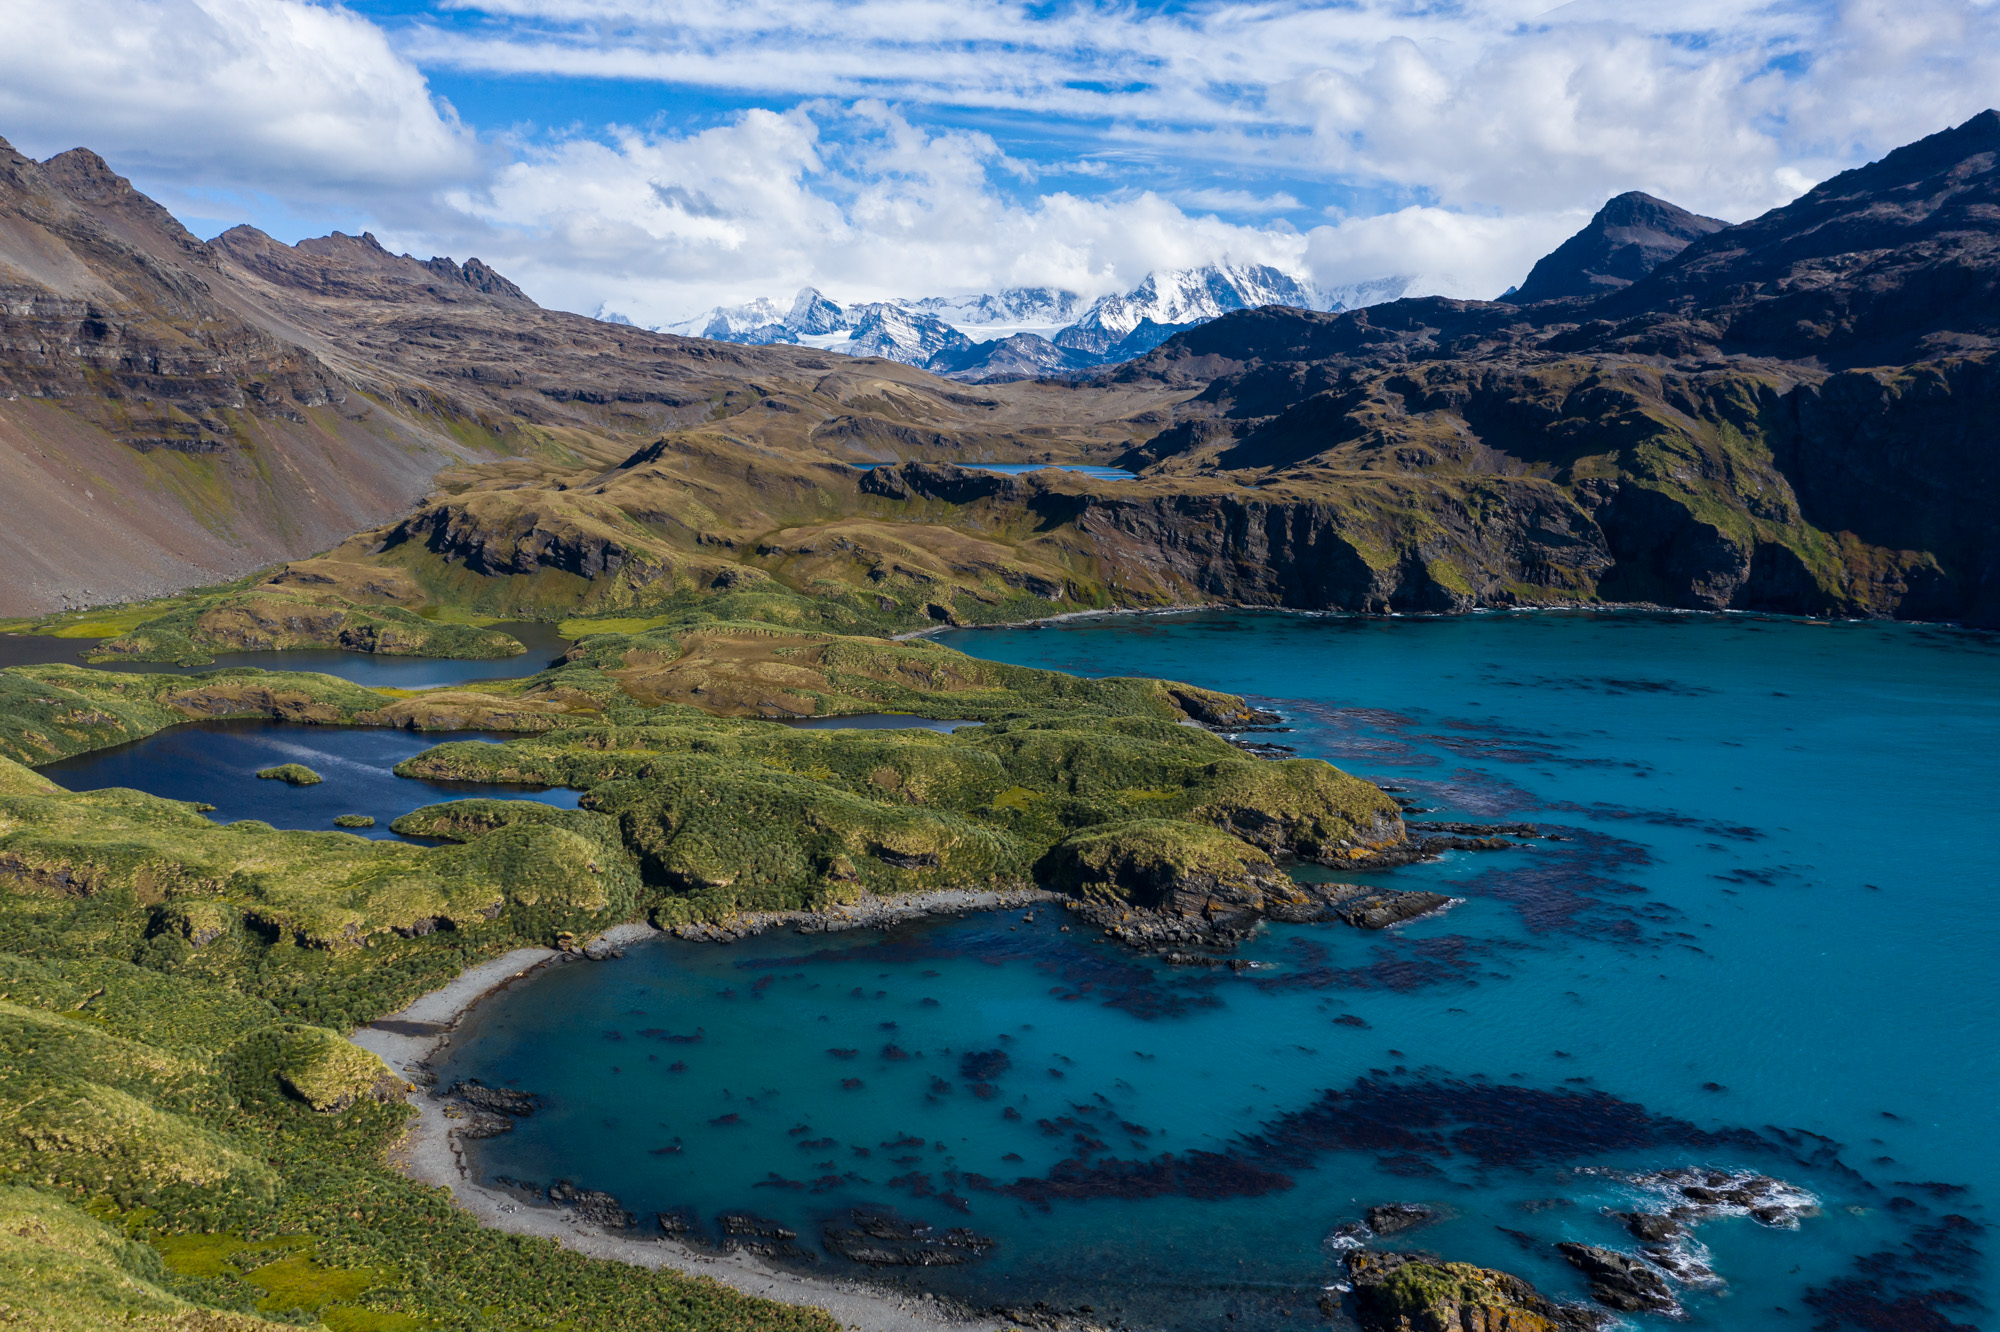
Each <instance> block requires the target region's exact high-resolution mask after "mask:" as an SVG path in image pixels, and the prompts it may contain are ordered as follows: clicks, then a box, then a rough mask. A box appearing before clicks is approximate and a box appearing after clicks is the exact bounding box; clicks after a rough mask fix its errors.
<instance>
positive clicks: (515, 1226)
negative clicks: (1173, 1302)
mask: <svg viewBox="0 0 2000 1332" xmlns="http://www.w3.org/2000/svg"><path fill="white" fill-rule="evenodd" d="M933 896H940V897H943V896H950V895H945V894H935V895H933ZM964 896H974V895H971V894H968V895H964ZM936 909H937V910H939V911H947V910H954V909H972V908H969V907H965V906H963V905H960V904H953V905H945V904H943V903H940V904H938V906H937V907H936ZM898 918H899V919H901V918H907V917H898ZM657 937H659V931H657V930H655V929H654V928H653V927H652V926H650V925H646V924H631V925H620V926H617V927H614V928H613V929H609V930H606V931H605V932H604V933H603V934H601V935H598V936H596V937H595V938H593V939H591V940H589V941H588V942H587V943H583V944H581V945H578V946H576V947H574V948H572V949H555V948H517V949H515V950H514V951H512V952H510V953H506V954H503V955H502V956H500V957H497V958H494V959H492V960H491V961H488V962H483V963H481V964H479V965H477V966H474V967H470V968H468V969H467V970H466V971H464V972H462V973H461V974H460V975H459V976H458V978H457V979H456V980H454V981H452V982H451V983H450V984H449V985H446V986H444V987H443V988H441V989H437V990H433V991H432V992H431V993H429V994H427V995H424V996H423V997H422V998H420V999H418V1000H417V1001H416V1002H414V1003H412V1004H410V1005H409V1006H408V1007H406V1008H404V1009H403V1010H401V1011H400V1012H397V1013H392V1014H390V1015H388V1016H387V1017H383V1018H378V1019H377V1020H376V1021H374V1022H372V1023H370V1024H368V1025H367V1026H365V1027H362V1028H361V1029H359V1030H358V1031H356V1032H354V1033H353V1036H352V1037H351V1039H352V1040H353V1042H354V1043H355V1044H356V1045H358V1046H360V1047H362V1048H363V1049H365V1050H368V1051H370V1052H372V1053H373V1054H375V1055H377V1056H379V1057H380V1058H381V1059H382V1061H383V1062H384V1063H386V1064H388V1066H389V1068H390V1069H391V1070H392V1071H393V1072H394V1073H396V1074H397V1076H399V1077H400V1078H402V1079H403V1081H404V1082H405V1084H407V1085H409V1086H411V1087H413V1088H414V1087H416V1086H418V1085H420V1084H421V1083H423V1082H424V1081H425V1080H426V1079H427V1078H428V1076H429V1068H428V1063H429V1060H430V1059H431V1057H432V1056H433V1055H434V1054H435V1053H436V1052H437V1051H438V1050H439V1049H440V1048H442V1047H443V1046H444V1045H445V1043H446V1042H447V1041H449V1039H450V1037H451V1034H452V1032H453V1031H454V1030H455V1029H456V1028H457V1026H458V1024H459V1023H460V1022H461V1021H462V1020H463V1019H464V1017H465V1015H466V1014H468V1013H469V1012H471V1011H472V1009H473V1007H474V1006H475V1005H477V1004H478V1003H479V1001H480V1000H482V999H484V998H486V997H487V996H489V995H492V994H495V993H497V992H499V991H501V990H504V989H506V988H507V987H508V986H510V985H512V984H514V983H515V982H517V981H520V980H523V979H525V978H527V977H529V976H531V975H533V974H534V973H535V972H537V971H540V970H541V969H542V968H543V967H546V966H549V965H552V964H557V963H560V962H561V961H563V960H566V959H579V958H584V957H591V958H600V959H608V958H612V957H616V956H618V955H619V954H620V953H621V952H622V951H623V949H624V948H625V947H626V946H627V945H629V944H633V943H637V942H640V941H642V940H645V939H651V938H657ZM410 1104H411V1105H412V1107H413V1108H414V1109H415V1110H416V1111H417V1118H416V1119H415V1121H413V1122H412V1123H411V1125H410V1127H409V1129H408V1131H407V1132H406V1133H405V1134H404V1137H403V1140H402V1142H401V1143H400V1144H399V1145H398V1146H397V1148H396V1150H395V1152H394V1154H393V1155H392V1157H391V1164H393V1165H394V1166H395V1167H396V1168H397V1169H399V1170H400V1171H402V1173H403V1174H404V1175H405V1176H407V1177H408V1178H410V1179H412V1180H415V1181H417V1182H418V1183H421V1184H429V1185H432V1186H435V1187H438V1188H443V1189H446V1190H448V1191H449V1192H450V1193H451V1195H452V1198H453V1200H454V1201H455V1202H456V1203H457V1205H458V1206H459V1207H461V1208H463V1209H464V1210H465V1211H467V1212H470V1213H471V1214H472V1215H473V1216H474V1217H476V1218H477V1219H478V1220H479V1221H480V1223H481V1224H482V1225H486V1226H490V1227H492V1228H494V1229H497V1230H503V1231H506V1232H508V1233H510V1234H516V1235H535V1236H540V1237H542V1238H545V1239H551V1240H553V1241H555V1242H556V1243H557V1244H559V1245H561V1246H562V1247H564V1248H566V1249H571V1250H574V1251H575V1252H577V1253H582V1254H586V1255H588V1256H590V1257H593V1258H604V1259H609V1260H612V1261H616V1262H624V1263H631V1264H633V1265H635V1266H639V1267H646V1268H653V1269H658V1268H663V1267H664V1268H672V1269H673V1270H675V1271H677V1272H682V1273H686V1274H688V1275H690V1276H704V1277H709V1278H711V1279H713V1280H716V1281H719V1282H722V1283H723V1284H725V1285H727V1286H730V1287H732V1288H734V1289H736V1290H738V1291H741V1292H743V1293H744V1294H746V1295H756V1296H759V1297H761V1298H764V1299H770V1300H777V1301H779V1302H781V1303H784V1304H798V1305H814V1306H817V1307H819V1308H822V1309H825V1310H826V1311H827V1312H829V1313H830V1314H832V1315H833V1316H834V1317H835V1318H836V1319H838V1320H839V1321H840V1323H841V1325H842V1326H843V1327H846V1328H849V1329H851V1330H852V1332H937V1329H940V1328H950V1329H965V1330H966V1332H973V1330H975V1329H976V1330H979V1332H986V1330H989V1329H990V1330H991V1332H1001V1329H1007V1328H1010V1327H1017V1326H1020V1325H1021V1323H1020V1322H1019V1321H1018V1320H1017V1319H1012V1318H1002V1317H1000V1316H997V1315H994V1314H991V1313H986V1314H981V1313H978V1312H976V1311H974V1310H972V1309H969V1308H966V1307H963V1306H961V1305H957V1304H955V1303H953V1302H951V1301H949V1300H941V1299H938V1298H937V1297H935V1296H931V1295H919V1294H916V1293H904V1292H898V1291H893V1290H886V1289H883V1288H881V1287H879V1286H874V1285H870V1284H868V1283H866V1282H863V1281H858V1280H843V1279H840V1278H829V1277H820V1276H803V1275H800V1274H798V1273H794V1272H788V1271H784V1270H782V1269H780V1268H776V1267H773V1266H771V1265H769V1264H767V1263H765V1262H763V1261H761V1260H760V1259H759V1257H758V1255H756V1254H755V1253H752V1252H749V1251H746V1250H745V1249H743V1248H740V1247H739V1248H736V1249H733V1250H731V1251H725V1252H710V1251H704V1250H700V1249H696V1248H694V1247H692V1246H690V1245H688V1244H686V1243H683V1242H681V1241H679V1240H677V1239H675V1238H673V1237H672V1236H671V1235H668V1234H664V1233H663V1234H662V1235H660V1236H659V1237H658V1238H651V1237H647V1238H641V1237H640V1236H639V1235H637V1234H635V1233H632V1232H631V1231H629V1230H627V1229H625V1228H624V1227H622V1226H617V1225H607V1224H605V1223H606V1222H607V1221H615V1220H617V1219H619V1218H616V1217H613V1216H611V1215H610V1214H609V1212H608V1211H607V1209H606V1208H605V1207H603V1206H602V1205H600V1204H599V1203H598V1198H599V1195H594V1194H590V1193H589V1192H588V1191H586V1190H573V1189H568V1188H566V1187H562V1188H558V1189H557V1190H555V1192H556V1193H557V1195H558V1197H557V1200H556V1201H555V1204H554V1205H552V1206H535V1205H530V1204H528V1203H527V1202H525V1201H524V1199H523V1197H522V1196H521V1195H520V1194H519V1193H512V1194H510V1193H508V1192H506V1191H503V1190H501V1189H495V1188H488V1187H487V1186H485V1185H483V1184H481V1183H479V1182H478V1181H476V1180H475V1179H473V1177H472V1174H471V1171H470V1169H469V1167H468V1165H467V1163H466V1160H465V1155H464V1150H463V1148H462V1147H461V1145H460V1141H459V1139H460V1137H461V1132H462V1130H463V1129H464V1128H465V1127H467V1126H468V1125H470V1124H473V1123H476V1122H477V1121H476V1120H467V1119H453V1118H450V1117H448V1116H447V1113H446V1111H447V1106H448V1104H451V1103H450V1102H447V1101H446V1100H444V1099H440V1098H435V1097H432V1096H430V1095H425V1094H421V1093H419V1094H416V1095H414V1096H412V1097H411V1100H410ZM572 1194H573V1195H574V1196H571V1195H572ZM864 1227H865V1229H866V1230H877V1229H882V1227H881V1226H880V1225H879V1224H877V1225H866V1224H865V1223H862V1224H861V1225H858V1226H857V1229H863V1228H864ZM864 1237H865V1236H860V1237H857V1238H864ZM910 1239H911V1236H909V1235H905V1236H903V1243H904V1245H905V1246H907V1244H908V1243H909V1241H910ZM877 1242H878V1243H879V1242H880V1241H879V1240H878V1241H877ZM958 1242H961V1243H962V1241H958ZM1031 1325H1032V1324H1031Z"/></svg>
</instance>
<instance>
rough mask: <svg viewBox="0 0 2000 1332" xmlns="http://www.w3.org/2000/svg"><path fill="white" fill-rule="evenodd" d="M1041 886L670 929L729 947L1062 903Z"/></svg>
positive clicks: (951, 892) (953, 892)
mask: <svg viewBox="0 0 2000 1332" xmlns="http://www.w3.org/2000/svg"><path fill="white" fill-rule="evenodd" d="M1065 900H1067V899H1065V898H1064V897H1063V895H1062V894H1061V893H1054V892H1050V891H1048V890H1047V889H1045V888H993V889H973V888H946V889H940V890H938V891H935V892H928V893H911V894H909V895H908V896H905V897H896V898H887V897H872V896H871V897H863V898H861V899H860V900H859V901H855V902H849V903H844V904H842V905H839V906H831V907H823V908H820V909H819V910H816V911H803V910H801V911H745V912H742V913H741V914H739V915H735V916H731V917H729V918H728V919H727V920H723V921H693V922H689V923H686V924H680V925H674V926H670V927H669V928H668V931H667V932H668V933H670V934H672V935H673V936H674V937H675V938H677V939H693V940H697V941H700V942H704V943H733V942H735V941H736V940H738V939H747V938H749V937H750V936H751V935H753V934H762V933H763V932H764V931H766V930H771V929H778V928H780V927H782V926H786V925H789V926H791V927H793V928H794V929H795V930H797V931H798V932H799V933H800V934H832V933H835V932H836V931H840V930H861V929H871V928H872V929H883V928H886V927H888V926H890V925H897V924H901V923H902V922H903V921H906V920H916V919H919V918H920V917H923V916H944V915H961V914H963V913H965V912H968V911H1004V910H1007V909H1008V908H1011V907H1022V906H1032V905H1036V904H1039V903H1042V902H1061V901H1065Z"/></svg>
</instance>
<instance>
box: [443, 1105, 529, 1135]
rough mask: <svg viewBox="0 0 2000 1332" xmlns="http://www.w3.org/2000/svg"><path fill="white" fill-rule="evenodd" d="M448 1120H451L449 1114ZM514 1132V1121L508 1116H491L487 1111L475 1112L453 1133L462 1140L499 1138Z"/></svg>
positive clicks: (467, 1116)
mask: <svg viewBox="0 0 2000 1332" xmlns="http://www.w3.org/2000/svg"><path fill="white" fill-rule="evenodd" d="M446 1117H447V1118H451V1117H452V1116H451V1115H450V1113H449V1112H447V1113H446ZM513 1131H514V1121H513V1120H512V1119H511V1118H509V1117H508V1116H506V1115H496V1114H490V1113H488V1112H487V1111H485V1110H474V1111H472V1112H471V1113H469V1114H467V1115H466V1116H465V1118H464V1121H463V1122H462V1123H460V1124H459V1125H458V1127H456V1128H454V1129H453V1130H452V1132H454V1133H456V1134H457V1135H458V1136H459V1137H461V1138H497V1137H499V1136H500V1135H501V1134H503V1133H512V1132H513Z"/></svg>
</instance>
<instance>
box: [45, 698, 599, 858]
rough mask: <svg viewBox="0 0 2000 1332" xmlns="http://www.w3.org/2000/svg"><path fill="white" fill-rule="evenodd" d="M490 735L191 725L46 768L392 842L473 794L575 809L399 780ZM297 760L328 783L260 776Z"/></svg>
mask: <svg viewBox="0 0 2000 1332" xmlns="http://www.w3.org/2000/svg"><path fill="white" fill-rule="evenodd" d="M509 738H511V737H508V736H503V735H493V734H488V733H486V732H483V731H403V730H395V729H391V728H389V727H363V726H298V725H292V724H289V723H285V722H273V721H214V722H190V723H188V724H186V725H184V726H175V727H170V728H169V729H167V730H164V731H160V732H157V733H155V734H153V735H150V736H148V737H146V738H145V739H143V740H135V741H133V742H132V743H131V744H127V745H119V746H118V747H116V748H114V749H100V750H96V751H93V752H92V753H88V754H79V755H77V756H76V757H74V758H68V759H63V760H62V761H60V762H57V763H51V764H48V765H47V766H46V767H43V768H41V769H40V770H39V771H40V772H41V773H42V774H43V775H44V776H46V777H47V778H49V779H50V780H51V781H53V782H56V783H58V784H59V785H62V786H65V787H68V788H69V789H70V790H72V791H97V790H102V789H104V788H106V787H113V786H123V787H130V788H132V789H133V790H138V791H144V792H147V793H148V794H149V795H156V796H164V797H166V798H167V799H170V800H194V801H200V802H202V803H204V804H210V805H214V806H215V810H214V812H213V813H211V814H210V815H209V816H208V817H210V818H212V819H214V820H216V821H217V822H218V823H233V822H235V821H236V820H238V819H261V820H263V821H264V822H266V823H268V824H270V825H271V826H272V827H274V828H303V829H308V830H318V831H331V830H332V829H333V826H334V824H333V821H334V819H336V818H338V817H339V816H341V815H343V814H366V815H369V816H371V817H373V818H374V820H375V826H374V827H372V828H349V829H345V830H344V831H347V832H353V833H358V834H359V835H361V836H363V837H394V836H395V834H394V833H392V832H390V831H389V824H390V823H391V822H392V821H393V820H395V819H398V818H401V817H402V816H403V815H405V814H407V813H409V812H410V811H411V810H413V809H421V808H422V807H423V806H425V805H431V804H436V803H437V802H439V801H442V800H465V799H468V798H470V797H474V796H480V797H494V798H500V799H506V798H520V799H527V800H539V801H541V802H543V803H544V804H550V805H556V806H558V807H560V808H562V809H575V808H576V804H577V799H578V794H577V792H575V791H566V790H563V789H561V788H547V789H544V788H540V787H521V786H483V785H470V784H467V783H463V782H433V781H420V780H415V779H412V778H408V777H398V776H397V775H396V773H395V767H396V765H397V764H398V763H401V762H402V761H403V760H404V759H406V758H411V757H413V756H415V755H417V754H420V753H422V752H423V751H424V750H426V749H429V748H430V747H431V746H432V745H439V744H443V743H445V742H446V741H448V740H485V741H489V742H492V743H496V744H497V743H499V742H500V741H502V740H505V739H509ZM287 763H300V764H304V765H305V766H306V767H308V768H311V769H312V770H313V771H314V772H316V773H318V774H319V775H320V777H321V778H322V779H323V780H322V781H320V782H318V783H316V784H314V785H311V786H292V785H290V784H288V783H286V782H283V781H276V780H271V779H267V778H260V777H258V776H257V773H258V771H259V770H260V769H264V768H275V767H280V766H283V765H284V764H287Z"/></svg>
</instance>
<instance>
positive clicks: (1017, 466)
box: [850, 462, 1139, 481]
mask: <svg viewBox="0 0 2000 1332" xmlns="http://www.w3.org/2000/svg"><path fill="white" fill-rule="evenodd" d="M850 465H851V466H853V467H856V468H859V469H860V470H861V471H864V472H872V471H874V470H875V469H876V468H878V467H894V466H896V465H897V464H895V463H892V462H885V463H853V464H850ZM951 465H952V466H954V467H964V468H967V469H969V470H971V471H974V472H999V473H1001V474H1003V475H1005V476H1023V475H1026V474H1027V473H1029V472H1040V471H1044V470H1046V469H1048V468H1051V467H1053V468H1054V469H1056V470H1057V471H1059V472H1080V473H1082V474H1083V475H1084V476H1088V477H1094V478H1095V479H1097V480H1099V481H1136V480H1138V479H1139V474H1138V473H1137V472H1128V471H1126V470H1125V469H1124V468H1122V467H1099V466H1097V465H1096V464H1094V463H1045V462H1043V463H974V462H954V463H952V464H951Z"/></svg>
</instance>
